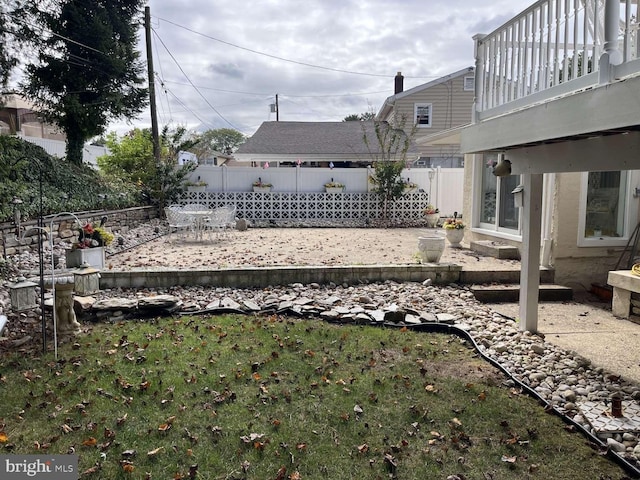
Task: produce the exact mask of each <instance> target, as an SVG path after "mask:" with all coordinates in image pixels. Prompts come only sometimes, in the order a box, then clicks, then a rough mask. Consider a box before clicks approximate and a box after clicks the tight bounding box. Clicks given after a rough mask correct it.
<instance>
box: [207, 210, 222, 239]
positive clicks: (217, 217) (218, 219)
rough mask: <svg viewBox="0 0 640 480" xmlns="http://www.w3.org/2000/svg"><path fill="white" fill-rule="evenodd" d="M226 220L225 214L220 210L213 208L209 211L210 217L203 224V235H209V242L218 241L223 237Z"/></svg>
mask: <svg viewBox="0 0 640 480" xmlns="http://www.w3.org/2000/svg"><path fill="white" fill-rule="evenodd" d="M226 218H227V215H226V212H225V210H224V209H222V208H215V209H213V210H212V211H211V215H209V216H208V217H207V219H206V221H205V222H204V229H205V233H207V234H208V235H209V238H210V239H211V240H216V239H219V238H221V237H222V236H223V235H224V228H225V221H226Z"/></svg>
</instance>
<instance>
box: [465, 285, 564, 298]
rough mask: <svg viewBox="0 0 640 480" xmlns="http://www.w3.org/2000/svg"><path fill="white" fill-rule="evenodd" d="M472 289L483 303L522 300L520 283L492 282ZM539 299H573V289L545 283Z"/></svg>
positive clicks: (541, 287) (540, 289)
mask: <svg viewBox="0 0 640 480" xmlns="http://www.w3.org/2000/svg"><path fill="white" fill-rule="evenodd" d="M471 291H472V292H473V295H474V296H475V297H476V299H477V300H478V301H480V302H483V303H512V302H517V301H519V300H520V285H515V284H490V285H472V286H471ZM538 300H539V301H542V302H564V301H568V300H573V290H572V289H571V288H569V287H564V286H562V285H555V284H552V283H543V284H541V285H540V288H539V290H538Z"/></svg>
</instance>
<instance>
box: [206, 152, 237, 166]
mask: <svg viewBox="0 0 640 480" xmlns="http://www.w3.org/2000/svg"><path fill="white" fill-rule="evenodd" d="M198 163H199V164H200V165H216V166H222V165H228V166H232V165H233V164H234V159H233V154H232V153H230V154H226V153H222V152H219V151H217V150H214V151H212V152H210V153H209V154H207V155H203V156H202V158H199V159H198Z"/></svg>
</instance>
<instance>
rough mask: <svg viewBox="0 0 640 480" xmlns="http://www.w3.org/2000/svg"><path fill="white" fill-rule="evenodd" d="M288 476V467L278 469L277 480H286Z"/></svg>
mask: <svg viewBox="0 0 640 480" xmlns="http://www.w3.org/2000/svg"><path fill="white" fill-rule="evenodd" d="M286 474H287V467H284V466H283V467H280V468H279V469H278V473H277V474H276V478H275V480H284V476H285V475H286Z"/></svg>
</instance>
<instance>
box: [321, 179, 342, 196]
mask: <svg viewBox="0 0 640 480" xmlns="http://www.w3.org/2000/svg"><path fill="white" fill-rule="evenodd" d="M324 191H325V192H327V193H342V192H343V191H344V183H340V182H334V181H333V178H332V179H331V181H330V182H327V183H325V184H324Z"/></svg>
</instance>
